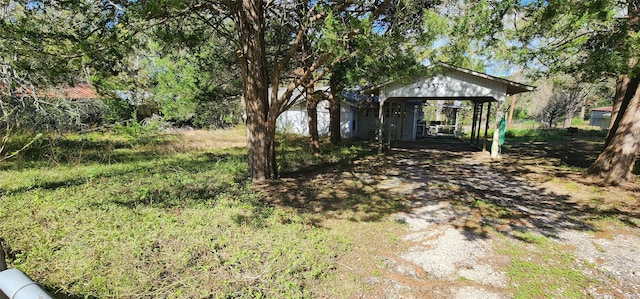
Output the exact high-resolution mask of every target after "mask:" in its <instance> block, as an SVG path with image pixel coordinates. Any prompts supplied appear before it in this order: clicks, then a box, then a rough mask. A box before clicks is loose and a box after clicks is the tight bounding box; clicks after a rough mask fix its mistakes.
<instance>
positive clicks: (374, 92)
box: [362, 64, 535, 156]
mask: <svg viewBox="0 0 640 299" xmlns="http://www.w3.org/2000/svg"><path fill="white" fill-rule="evenodd" d="M427 73H428V75H425V76H422V77H417V78H414V79H410V80H398V81H393V82H389V83H386V84H382V85H379V86H376V87H373V88H370V89H366V90H364V91H362V93H363V94H365V95H369V96H377V97H378V99H379V100H378V103H379V109H378V130H377V139H378V143H379V148H380V150H381V151H382V150H384V149H388V148H389V147H390V146H391V141H392V140H400V141H415V140H416V130H417V124H416V123H417V113H418V109H420V108H419V107H421V103H424V102H425V101H433V100H455V101H470V102H471V103H472V104H473V118H472V126H471V127H472V129H471V132H470V133H471V134H470V137H471V138H470V140H469V141H470V142H471V143H473V144H475V145H476V146H477V147H479V148H481V149H482V150H483V151H484V150H486V149H487V139H488V137H487V133H488V131H489V126H490V119H491V108H492V105H493V104H495V105H497V109H496V115H495V119H496V121H497V122H499V121H500V120H501V119H502V116H503V106H504V102H505V99H506V97H507V96H508V95H514V94H518V93H523V92H528V91H533V90H534V89H535V88H534V87H533V86H530V85H526V84H522V83H518V82H514V81H510V80H507V79H502V78H498V77H494V76H491V75H488V74H484V73H480V72H476V71H472V70H468V69H464V68H459V67H455V66H452V65H448V64H437V65H435V66H433V67H430V68H429V69H428V71H427ZM482 134H484V136H483V137H482V138H481V135H482ZM498 134H499V132H498V130H495V132H494V136H493V138H492V145H491V155H492V156H497V154H498V152H497V151H498V139H499V138H498V136H499V135H498Z"/></svg>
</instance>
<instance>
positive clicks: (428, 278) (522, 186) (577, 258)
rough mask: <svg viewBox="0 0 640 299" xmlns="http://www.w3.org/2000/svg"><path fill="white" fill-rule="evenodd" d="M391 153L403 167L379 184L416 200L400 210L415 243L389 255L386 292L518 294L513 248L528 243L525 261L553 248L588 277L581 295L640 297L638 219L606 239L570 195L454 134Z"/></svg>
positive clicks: (397, 216)
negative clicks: (507, 165)
mask: <svg viewBox="0 0 640 299" xmlns="http://www.w3.org/2000/svg"><path fill="white" fill-rule="evenodd" d="M391 151H392V152H391V154H392V155H395V157H396V159H394V161H395V163H396V166H397V167H396V169H397V171H395V172H392V173H389V174H388V175H387V176H386V179H385V180H383V181H382V182H380V183H379V184H378V186H377V188H379V189H384V190H387V191H394V192H399V193H402V194H404V195H405V196H407V197H408V198H410V199H411V209H410V211H408V212H404V213H398V214H395V215H394V216H393V217H394V219H395V220H397V221H399V222H402V223H406V224H407V226H408V230H407V234H406V235H405V236H402V239H403V240H404V241H406V242H408V243H409V244H411V246H409V250H407V251H406V252H401V253H398V254H397V256H387V257H382V259H383V260H384V263H385V265H386V267H387V268H388V269H391V271H392V272H393V275H386V276H385V277H383V278H382V279H380V281H382V282H377V283H382V284H384V286H385V287H383V288H382V289H384V290H385V291H384V294H382V295H380V297H383V298H511V297H513V296H515V295H516V294H517V293H516V290H517V289H518V285H517V281H516V280H515V279H514V277H513V275H511V274H509V271H510V269H511V268H510V267H512V266H513V264H514V253H510V252H509V250H510V249H509V248H516V247H517V248H520V249H523V248H524V250H521V251H523V252H518V253H516V254H517V255H518V257H519V258H521V259H523V260H525V261H526V260H527V259H536V258H537V257H539V256H541V254H544V251H545V247H546V246H549V248H561V251H560V252H559V254H556V256H560V257H561V258H562V259H563V260H569V264H570V265H571V268H573V270H575V271H580V272H581V273H584V274H585V276H587V277H589V279H591V280H590V281H589V283H588V284H587V285H588V288H587V289H584V290H582V292H581V294H578V297H581V296H582V297H592V298H640V230H639V229H638V227H637V226H624V227H622V228H621V229H615V228H614V229H612V230H613V231H614V233H612V234H609V235H607V236H606V237H602V236H601V235H599V234H598V232H599V231H602V228H597V227H593V225H592V224H591V222H590V221H589V219H591V218H593V217H595V216H596V215H594V214H592V213H585V212H584V211H582V210H581V209H579V208H578V207H576V205H575V204H574V201H573V200H572V195H571V194H570V193H569V194H561V193H556V192H555V191H553V190H550V189H549V188H548V186H545V185H543V184H541V183H539V182H535V181H531V180H528V179H527V177H526V176H525V175H517V174H514V173H513V172H506V171H500V170H501V167H504V166H502V165H500V164H499V163H509V160H508V159H505V158H503V159H499V160H497V161H496V160H491V159H489V158H488V153H480V152H476V151H473V149H472V148H470V147H469V146H468V145H467V144H465V143H462V142H460V141H458V140H457V139H440V140H438V142H421V143H415V144H408V145H403V146H402V147H396V148H392V150H391ZM520 171H521V173H520V174H526V169H521V170H520ZM532 240H534V241H533V242H532ZM536 240H539V241H540V242H544V243H536V242H537V241H536ZM528 250H529V251H530V253H529V251H528ZM556 256H554V257H553V258H555V257H556ZM532 262H535V260H534V261H532ZM531 279H532V280H534V279H536V278H534V277H532V278H531ZM558 294H563V293H558ZM558 296H559V297H562V296H561V295H558ZM554 297H555V296H554Z"/></svg>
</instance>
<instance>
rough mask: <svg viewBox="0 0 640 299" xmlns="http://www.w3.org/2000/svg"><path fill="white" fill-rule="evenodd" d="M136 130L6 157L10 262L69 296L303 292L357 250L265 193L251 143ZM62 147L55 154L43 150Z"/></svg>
mask: <svg viewBox="0 0 640 299" xmlns="http://www.w3.org/2000/svg"><path fill="white" fill-rule="evenodd" d="M128 138H131V137H130V136H126V137H125V138H124V139H123V137H121V136H114V135H110V134H104V135H100V134H90V135H85V136H82V137H78V136H67V137H65V139H59V140H56V141H55V142H53V143H40V145H36V147H34V148H30V149H28V150H26V151H25V152H22V153H20V155H19V156H21V157H22V160H21V161H22V162H26V161H25V160H28V161H31V162H27V163H22V162H21V163H20V164H18V163H16V161H7V162H6V163H5V164H3V165H2V168H1V169H2V170H1V173H0V175H1V176H2V178H3V179H2V180H0V194H1V195H0V204H1V205H2V209H0V217H2V218H3V219H9V220H8V221H2V222H0V232H2V233H1V235H0V237H1V238H3V239H6V240H7V242H8V245H9V247H10V248H12V252H13V253H12V254H11V255H10V256H9V257H8V263H9V266H11V267H17V268H20V269H22V270H23V271H25V272H27V273H29V274H30V275H31V276H32V277H33V278H34V279H36V280H37V281H39V282H42V283H43V284H44V285H45V286H47V287H49V288H50V289H52V290H54V291H55V292H57V293H58V294H57V295H59V296H63V297H64V296H67V295H68V296H82V297H92V296H95V297H184V298H193V297H223V298H224V297H239V296H241V297H247V296H254V297H263V298H272V297H282V296H285V297H290V298H300V297H314V295H313V294H314V293H315V292H318V291H319V290H321V289H322V288H321V287H319V286H321V285H322V283H323V281H325V280H326V279H327V277H329V276H330V275H331V272H332V271H333V269H334V265H335V259H336V258H337V257H338V256H340V255H342V254H344V253H345V252H347V251H349V250H350V246H351V245H350V243H349V241H348V239H347V238H344V237H343V236H341V235H339V234H334V233H331V232H330V231H327V230H325V229H322V228H321V227H315V226H310V225H309V224H308V220H307V217H306V216H303V215H301V214H300V213H298V212H294V211H293V210H291V209H287V208H281V207H274V206H271V205H269V204H267V203H263V202H261V200H260V197H259V194H257V193H255V192H254V191H253V190H252V186H251V184H249V182H248V179H247V178H248V174H247V165H246V149H243V148H226V149H213V148H211V147H208V149H206V151H203V150H202V148H200V146H202V145H194V144H185V140H184V139H181V137H175V136H167V135H157V136H155V137H154V138H158V139H155V140H153V141H152V142H149V143H145V142H135V143H133V144H129V143H127V142H126V141H123V140H129V139H128ZM194 139H195V140H198V139H197V138H194ZM176 143H179V145H178V146H176ZM38 146H39V147H38ZM336 149H338V148H336ZM78 150H81V151H82V153H81V154H77V155H75V156H71V155H72V154H73V152H74V151H76V153H77V151H78ZM29 151H31V152H29ZM52 152H55V160H56V162H55V163H44V162H42V161H39V160H38V159H37V158H38V157H42V156H43V154H44V153H48V154H49V155H50V153H52ZM358 153H359V150H358V149H357V146H356V147H355V148H354V149H349V150H348V151H347V152H345V153H344V154H343V153H338V154H335V155H334V154H332V155H333V156H334V157H339V159H343V158H342V157H345V156H347V155H349V156H353V155H357V154H358ZM29 155H32V156H29ZM106 155H108V157H107V156H106Z"/></svg>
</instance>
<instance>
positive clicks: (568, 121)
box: [564, 109, 575, 129]
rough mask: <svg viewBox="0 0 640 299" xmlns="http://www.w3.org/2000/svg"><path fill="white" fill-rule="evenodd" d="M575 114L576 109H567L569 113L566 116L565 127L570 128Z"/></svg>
mask: <svg viewBox="0 0 640 299" xmlns="http://www.w3.org/2000/svg"><path fill="white" fill-rule="evenodd" d="M574 114H575V110H574V109H569V110H567V114H566V116H565V119H564V128H565V129H566V128H570V127H571V125H572V124H573V115H574Z"/></svg>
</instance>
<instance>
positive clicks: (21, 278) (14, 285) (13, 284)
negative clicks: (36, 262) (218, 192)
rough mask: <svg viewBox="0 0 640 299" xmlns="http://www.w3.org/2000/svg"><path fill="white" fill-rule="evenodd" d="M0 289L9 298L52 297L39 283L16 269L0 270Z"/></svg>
mask: <svg viewBox="0 0 640 299" xmlns="http://www.w3.org/2000/svg"><path fill="white" fill-rule="evenodd" d="M0 290H2V292H4V293H5V294H6V295H7V296H8V297H9V298H10V299H52V297H51V296H50V295H49V294H48V293H47V292H46V291H45V290H43V289H42V288H41V287H40V285H39V284H37V283H35V282H33V280H31V278H29V276H27V275H26V274H24V273H22V271H20V270H18V269H7V270H4V271H2V272H0Z"/></svg>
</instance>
